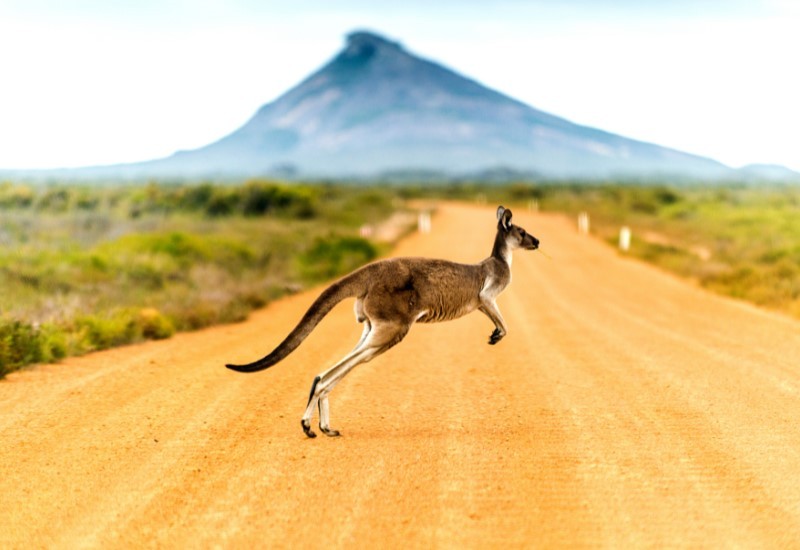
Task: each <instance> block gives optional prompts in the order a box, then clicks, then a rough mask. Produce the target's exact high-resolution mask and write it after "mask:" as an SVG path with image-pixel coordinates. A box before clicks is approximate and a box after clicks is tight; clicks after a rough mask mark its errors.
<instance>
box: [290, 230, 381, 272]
mask: <svg viewBox="0 0 800 550" xmlns="http://www.w3.org/2000/svg"><path fill="white" fill-rule="evenodd" d="M377 257H378V249H377V248H376V247H375V245H373V244H372V243H371V242H369V241H368V240H366V239H362V238H360V237H331V238H327V239H322V238H320V239H317V240H316V241H314V244H313V245H312V246H311V248H309V249H308V250H307V251H306V252H304V253H303V254H302V255H301V256H300V260H299V261H300V270H301V272H302V275H303V278H304V279H305V280H306V281H308V282H318V281H323V280H326V279H331V278H333V277H337V276H339V275H343V274H345V273H348V272H350V271H352V270H354V269H356V268H357V267H359V266H361V265H363V264H365V263H367V262H370V261H372V260H374V259H375V258H377Z"/></svg>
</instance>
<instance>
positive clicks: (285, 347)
mask: <svg viewBox="0 0 800 550" xmlns="http://www.w3.org/2000/svg"><path fill="white" fill-rule="evenodd" d="M364 271H365V268H362V269H359V270H357V271H355V272H353V273H351V274H350V275H347V276H345V277H343V278H342V279H340V280H339V281H337V282H335V283H333V284H332V285H331V286H329V287H328V288H326V289H325V290H324V291H323V292H322V294H320V295H319V297H318V298H317V299H316V300H315V301H314V303H313V304H311V307H309V308H308V311H306V313H305V315H303V318H302V319H300V322H299V323H297V326H296V327H294V330H292V332H290V333H289V335H288V336H287V337H286V338H285V339H284V340H283V342H281V343H280V344H278V347H276V348H275V349H274V350H273V351H272V352H271V353H270V354H269V355H266V356H265V357H262V358H261V359H259V360H258V361H254V362H252V363H248V364H246V365H231V364H228V365H225V366H226V367H228V368H229V369H231V370H235V371H238V372H256V371H260V370H264V369H267V368H269V367H271V366H272V365H274V364H275V363H277V362H279V361H281V360H282V359H284V358H285V357H286V356H287V355H289V354H290V353H292V352H293V351H294V350H295V349H296V348H297V346H299V345H300V343H301V342H302V341H303V340H305V339H306V337H308V335H309V334H311V331H312V330H314V328H315V327H316V326H317V325H318V324H319V322H320V321H322V318H323V317H325V316H326V315H327V314H328V313H329V312H330V310H332V309H333V307H334V306H335V305H336V304H338V303H339V302H341V301H342V300H344V299H345V298H350V297H353V296H359V295H361V294H363V293H364V292H365V289H366V280H367V276H366V274H365V273H364Z"/></svg>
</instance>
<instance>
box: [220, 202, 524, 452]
mask: <svg viewBox="0 0 800 550" xmlns="http://www.w3.org/2000/svg"><path fill="white" fill-rule="evenodd" d="M538 246H539V240H538V239H536V237H534V236H532V235H529V234H527V233H526V232H525V230H524V229H522V228H520V227H518V226H515V225H512V224H511V211H510V210H507V209H505V208H503V207H502V206H501V207H499V208H498V209H497V235H496V237H495V242H494V247H493V248H492V253H491V255H490V256H489V257H488V258H486V259H485V260H483V261H482V262H480V263H477V264H459V263H455V262H450V261H446V260H435V259H428V258H392V259H388V260H381V261H378V262H375V263H372V264H369V265H366V266H364V267H362V268H360V269H357V270H356V271H354V272H353V273H351V274H349V275H346V276H345V277H343V278H341V279H340V280H338V281H336V282H335V283H333V284H332V285H331V286H329V287H328V288H327V289H325V290H324V291H323V292H322V294H320V296H319V297H318V298H317V299H316V300H315V301H314V303H313V304H311V307H310V308H309V309H308V311H307V312H306V314H305V315H304V316H303V318H302V319H301V320H300V322H299V323H298V324H297V326H296V327H295V328H294V330H292V332H291V333H289V335H288V336H287V337H286V338H285V339H284V341H283V342H281V343H280V344H279V345H278V347H277V348H275V350H274V351H272V352H271V353H270V354H269V355H267V356H265V357H263V358H262V359H259V360H258V361H255V362H253V363H250V364H247V365H227V367H228V368H229V369H232V370H235V371H239V372H255V371H259V370H263V369H266V368H268V367H271V366H272V365H274V364H275V363H277V362H278V361H280V360H282V359H283V358H285V357H286V356H287V355H289V354H290V353H291V352H292V351H294V350H295V349H296V348H297V346H299V345H300V343H301V342H302V341H303V340H305V338H306V337H307V336H308V335H309V334H311V331H313V330H314V328H315V327H316V326H317V324H318V323H319V322H320V321H321V320H322V318H323V317H325V315H327V314H328V312H329V311H330V310H331V309H333V307H334V306H335V305H336V304H338V303H339V302H341V301H342V300H344V299H345V298H349V297H355V298H356V304H355V313H356V319H357V320H358V322H359V323H364V332H363V334H362V336H361V340H360V341H359V342H358V344H357V345H356V347H355V349H354V350H353V351H352V352H351V353H349V354H348V355H347V356H345V357H344V358H343V359H342V360H341V361H339V362H338V363H337V364H336V365H334V366H333V367H331V368H330V369H328V370H327V371H325V372H323V373H322V374H320V375H319V376H317V377H316V378H315V379H314V383H313V385H312V386H311V394H310V395H309V399H308V404H307V406H306V411H305V414H304V415H303V419H302V426H303V431H305V433H306V435H307V436H308V437H315V434H314V432H313V431H312V430H311V417H312V416H313V414H314V409H315V408H316V407H317V406H318V407H319V416H320V423H319V426H320V429H321V430H322V432H323V433H325V434H326V435H330V436H336V435H339V432H337V431H336V430H333V429H331V427H330V424H329V422H330V412H329V405H328V394H329V393H330V392H331V390H332V389H333V387H334V386H335V385H336V384H337V383H338V382H339V381H340V380H341V379H342V378H344V376H345V375H346V374H347V373H348V372H350V371H351V370H352V369H353V368H354V367H356V366H357V365H359V364H361V363H366V362H368V361H370V360H371V359H373V358H375V357H377V356H378V355H380V354H381V353H383V352H384V351H386V350H388V349H389V348H391V347H392V346H394V345H395V344H397V343H398V342H400V341H401V340H402V339H403V338H404V337H405V335H406V334H407V333H408V330H409V329H410V328H411V325H412V324H414V323H417V322H419V323H432V322H438V321H449V320H451V319H456V318H458V317H461V316H463V315H466V314H467V313H470V312H472V311H474V310H476V309H477V310H479V311H482V312H483V313H484V314H486V316H488V317H489V318H490V319H491V320H492V322H493V323H494V325H495V330H494V332H492V334H491V335H490V337H489V343H490V344H496V343H497V342H499V341H500V340H501V339H502V338H503V337H504V336H505V335H506V325H505V322H504V321H503V317H502V315H500V310H499V309H498V308H497V303H496V302H495V298H496V297H497V295H498V294H500V292H502V291H503V289H505V287H506V286H508V284H509V283H510V282H511V251H512V250H514V249H516V248H525V249H528V250H535V249H536V248H538Z"/></svg>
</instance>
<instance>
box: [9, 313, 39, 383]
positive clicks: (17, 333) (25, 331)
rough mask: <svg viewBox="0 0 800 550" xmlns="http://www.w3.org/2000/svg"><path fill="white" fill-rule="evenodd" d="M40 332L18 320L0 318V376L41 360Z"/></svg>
mask: <svg viewBox="0 0 800 550" xmlns="http://www.w3.org/2000/svg"><path fill="white" fill-rule="evenodd" d="M42 356H43V353H42V342H41V334H40V332H39V331H38V330H37V329H36V328H34V327H33V326H32V325H30V324H28V323H23V322H22V321H18V320H0V378H2V377H4V376H5V375H6V374H8V373H9V372H11V371H13V370H16V369H18V368H20V367H22V366H24V365H29V364H31V363H37V362H39V361H41V360H42Z"/></svg>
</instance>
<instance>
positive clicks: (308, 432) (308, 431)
mask: <svg viewBox="0 0 800 550" xmlns="http://www.w3.org/2000/svg"><path fill="white" fill-rule="evenodd" d="M300 424H301V425H302V426H303V431H304V432H305V433H306V435H307V436H308V437H317V434H315V433H314V432H313V430H312V429H311V422H310V421H309V420H306V419H305V418H304V419H303V420H301V421H300Z"/></svg>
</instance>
